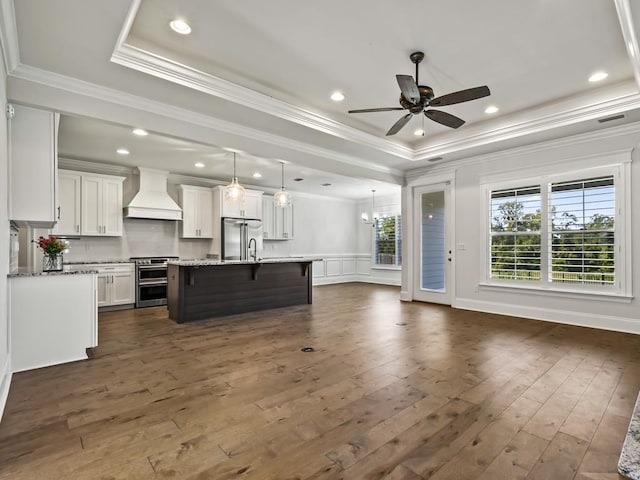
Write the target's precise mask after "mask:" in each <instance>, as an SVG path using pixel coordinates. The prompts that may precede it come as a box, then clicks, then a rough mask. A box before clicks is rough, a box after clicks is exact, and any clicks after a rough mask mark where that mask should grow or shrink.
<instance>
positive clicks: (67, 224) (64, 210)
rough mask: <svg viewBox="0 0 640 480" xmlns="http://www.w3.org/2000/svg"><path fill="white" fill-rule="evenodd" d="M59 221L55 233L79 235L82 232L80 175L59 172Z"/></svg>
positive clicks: (54, 229)
mask: <svg viewBox="0 0 640 480" xmlns="http://www.w3.org/2000/svg"><path fill="white" fill-rule="evenodd" d="M58 185H59V192H58V223H56V226H55V227H54V228H53V231H52V233H53V234H54V235H78V234H79V233H80V175H79V174H77V173H72V172H63V171H59V172H58Z"/></svg>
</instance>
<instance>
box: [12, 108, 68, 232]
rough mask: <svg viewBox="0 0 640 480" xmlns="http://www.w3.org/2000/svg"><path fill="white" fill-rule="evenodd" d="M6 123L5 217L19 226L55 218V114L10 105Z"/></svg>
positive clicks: (47, 224) (41, 223)
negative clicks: (7, 156)
mask: <svg viewBox="0 0 640 480" xmlns="http://www.w3.org/2000/svg"><path fill="white" fill-rule="evenodd" d="M13 112H14V115H13V117H11V118H10V120H9V122H8V124H9V179H10V181H9V219H10V220H12V221H13V222H14V223H15V224H16V225H18V226H19V227H28V226H30V227H34V228H51V227H53V226H54V225H55V223H56V221H57V206H58V200H57V198H56V197H57V194H58V123H59V118H60V116H59V115H58V114H57V113H53V112H47V111H45V110H38V109H35V108H30V107H23V106H21V105H14V106H13Z"/></svg>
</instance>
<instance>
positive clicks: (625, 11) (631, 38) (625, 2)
mask: <svg viewBox="0 0 640 480" xmlns="http://www.w3.org/2000/svg"><path fill="white" fill-rule="evenodd" d="M614 3H615V5H616V12H617V13H618V22H619V23H620V29H621V30H622V38H623V39H624V44H625V46H626V48H627V55H628V56H629V62H630V63H631V68H632V69H633V76H634V78H635V79H636V85H637V86H638V88H640V48H638V39H637V38H636V33H635V24H634V22H633V15H632V14H631V5H629V0H614Z"/></svg>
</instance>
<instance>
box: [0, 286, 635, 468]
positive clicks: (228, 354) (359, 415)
mask: <svg viewBox="0 0 640 480" xmlns="http://www.w3.org/2000/svg"><path fill="white" fill-rule="evenodd" d="M398 294H399V292H398V289H397V288H395V287H386V286H375V285H366V284H347V285H335V286H324V287H315V288H314V302H315V303H314V304H313V305H304V306H297V307H288V308H282V309H277V310H272V311H269V312H261V313H253V314H243V315H236V316H231V317H225V318H222V319H215V320H206V321H200V322H196V323H189V324H181V325H179V324H176V323H173V322H172V321H170V320H168V318H167V311H166V309H165V308H164V307H156V308H146V309H138V310H127V311H120V312H108V313H104V314H101V315H100V319H99V333H100V335H99V343H100V346H99V347H98V348H96V349H95V357H94V358H92V359H90V360H87V361H83V362H76V363H72V364H66V365H60V366H56V367H50V368H45V369H40V370H34V371H30V372H23V373H19V374H16V375H14V379H13V384H12V387H11V391H10V394H9V399H8V403H7V408H6V410H5V414H4V417H3V419H2V422H1V423H0V479H12V480H22V479H29V480H31V479H48V480H55V479H65V480H71V479H73V480H84V479H91V480H95V479H112V480H115V479H127V480H131V479H165V478H171V479H193V480H195V479H198V480H204V479H215V480H224V479H278V480H293V479H298V480H303V479H305V480H306V479H308V480H312V479H313V480H327V479H383V478H384V479H390V480H391V479H393V480H420V479H434V480H441V479H465V480H468V479H475V478H478V479H483V480H500V479H505V480H512V479H532V480H533V479H536V480H537V479H545V480H547V479H549V480H551V479H553V480H565V479H573V478H575V479H577V480H605V479H607V480H608V479H611V480H614V479H618V478H620V477H619V476H618V474H617V473H616V464H617V459H618V455H619V452H620V449H621V447H622V442H623V439H624V436H625V433H626V429H627V425H628V422H629V419H630V416H631V413H632V410H633V406H634V402H635V399H636V397H637V394H638V390H639V389H640V336H634V335H628V334H622V333H614V332H604V331H599V330H592V329H587V328H579V327H571V326H566V325H557V324H553V323H546V322H537V321H533V320H524V319H519V318H513V317H505V316H499V315H488V314H480V313H475V312H469V311H462V310H453V309H450V308H448V307H444V306H438V305H429V304H421V303H401V302H399V301H398V300H397V299H398ZM307 346H311V347H314V348H315V352H313V353H303V352H301V351H300V349H301V348H302V347H307Z"/></svg>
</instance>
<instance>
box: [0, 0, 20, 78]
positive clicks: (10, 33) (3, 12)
mask: <svg viewBox="0 0 640 480" xmlns="http://www.w3.org/2000/svg"><path fill="white" fill-rule="evenodd" d="M0 46H1V47H2V55H3V57H4V66H5V69H6V72H7V74H10V73H11V72H13V70H15V68H16V67H17V66H18V65H19V63H20V50H19V48H18V28H17V26H16V12H15V9H14V8H13V0H0Z"/></svg>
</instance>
